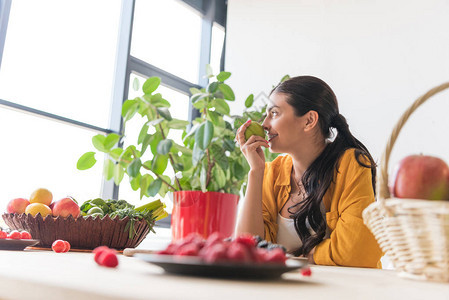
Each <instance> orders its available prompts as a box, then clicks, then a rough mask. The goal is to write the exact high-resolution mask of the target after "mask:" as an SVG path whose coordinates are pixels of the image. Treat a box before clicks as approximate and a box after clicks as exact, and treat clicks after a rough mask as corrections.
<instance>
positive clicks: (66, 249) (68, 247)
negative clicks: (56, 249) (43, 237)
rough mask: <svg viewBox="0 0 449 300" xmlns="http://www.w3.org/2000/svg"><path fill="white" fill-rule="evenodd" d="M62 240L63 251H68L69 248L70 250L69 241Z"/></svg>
mask: <svg viewBox="0 0 449 300" xmlns="http://www.w3.org/2000/svg"><path fill="white" fill-rule="evenodd" d="M63 242H64V246H65V248H64V252H69V250H70V243H69V242H67V241H63Z"/></svg>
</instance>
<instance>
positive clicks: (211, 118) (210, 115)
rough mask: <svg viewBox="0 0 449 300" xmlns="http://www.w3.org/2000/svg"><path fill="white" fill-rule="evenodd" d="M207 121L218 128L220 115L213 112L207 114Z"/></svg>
mask: <svg viewBox="0 0 449 300" xmlns="http://www.w3.org/2000/svg"><path fill="white" fill-rule="evenodd" d="M207 119H208V120H209V121H211V122H212V124H214V125H216V126H218V125H219V123H220V115H219V114H218V113H216V112H214V111H208V112H207Z"/></svg>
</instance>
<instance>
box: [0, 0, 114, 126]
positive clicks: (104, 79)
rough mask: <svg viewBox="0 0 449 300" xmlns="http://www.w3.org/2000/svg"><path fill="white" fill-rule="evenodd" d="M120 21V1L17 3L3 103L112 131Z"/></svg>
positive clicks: (2, 77) (0, 81)
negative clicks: (111, 121) (9, 102)
mask: <svg viewBox="0 0 449 300" xmlns="http://www.w3.org/2000/svg"><path fill="white" fill-rule="evenodd" d="M105 6H107V7H108V9H107V10H105V9H104V7H105ZM86 7H88V8H89V9H86ZM55 12H57V13H55ZM99 15H101V22H99V19H98V16H99ZM119 15H120V1H119V0H113V1H109V0H96V1H89V0H82V1H58V0H44V1H13V2H12V5H11V12H10V16H9V24H8V29H7V34H6V41H5V49H4V53H3V59H2V63H1V71H0V86H1V89H0V99H5V100H8V101H12V102H15V103H18V104H22V105H25V106H28V107H32V108H36V109H39V110H43V111H47V112H50V113H53V114H57V115H61V116H64V117H67V118H70V119H75V120H78V121H81V122H85V123H89V124H92V125H96V126H100V127H103V128H107V127H108V122H109V110H110V102H111V87H112V80H113V72H114V61H115V54H116V50H115V49H116V45H117V31H118V21H119ZM80 16H82V18H80ZM80 19H82V22H80Z"/></svg>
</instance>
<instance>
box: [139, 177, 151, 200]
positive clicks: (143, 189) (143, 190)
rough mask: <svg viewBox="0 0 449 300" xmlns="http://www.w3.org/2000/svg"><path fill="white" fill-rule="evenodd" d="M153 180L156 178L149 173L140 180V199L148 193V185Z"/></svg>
mask: <svg viewBox="0 0 449 300" xmlns="http://www.w3.org/2000/svg"><path fill="white" fill-rule="evenodd" d="M153 181H154V178H153V177H151V175H149V174H145V175H143V176H142V179H141V180H140V199H142V198H143V196H145V195H147V193H148V187H149V186H150V184H151V183H152V182H153Z"/></svg>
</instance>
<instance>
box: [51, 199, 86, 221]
mask: <svg viewBox="0 0 449 300" xmlns="http://www.w3.org/2000/svg"><path fill="white" fill-rule="evenodd" d="M52 215H53V216H55V217H56V216H61V217H63V218H67V217H68V216H69V215H72V216H73V217H74V218H77V217H78V216H79V215H80V207H79V206H78V203H76V202H75V201H74V200H73V199H72V198H70V197H66V198H62V199H61V200H58V201H56V202H55V203H54V204H53V209H52Z"/></svg>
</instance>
